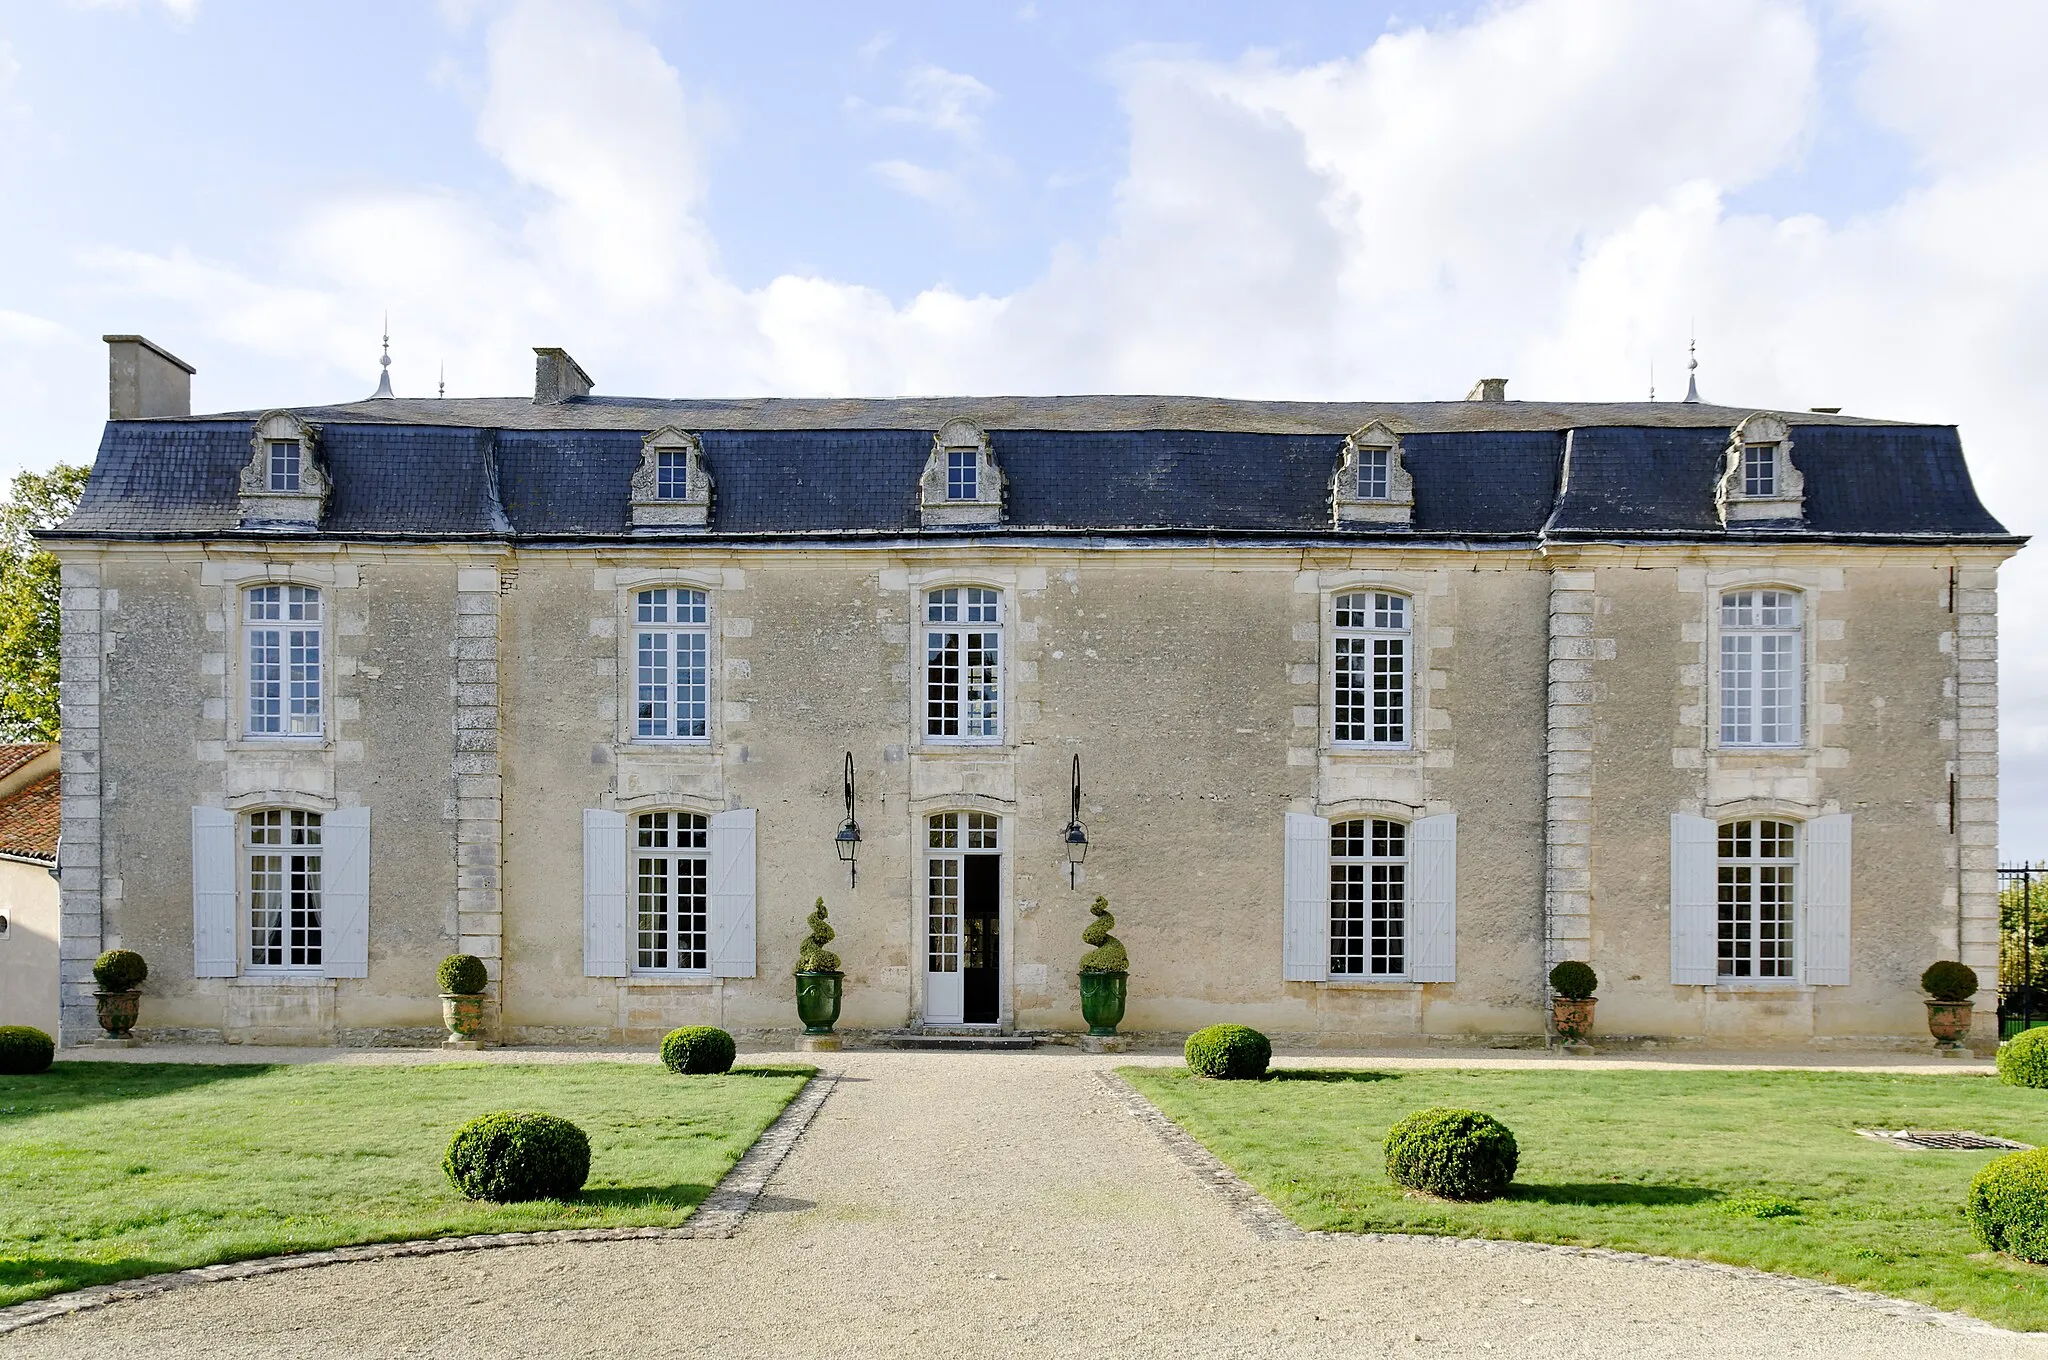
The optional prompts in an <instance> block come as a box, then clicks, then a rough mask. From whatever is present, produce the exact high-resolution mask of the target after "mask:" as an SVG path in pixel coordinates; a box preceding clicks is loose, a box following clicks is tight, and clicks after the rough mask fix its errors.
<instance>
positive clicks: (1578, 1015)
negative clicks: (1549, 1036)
mask: <svg viewBox="0 0 2048 1360" xmlns="http://www.w3.org/2000/svg"><path fill="white" fill-rule="evenodd" d="M1597 1004H1598V998H1596V997H1590V996H1589V997H1587V998H1586V999H1585V1000H1583V1001H1574V1000H1572V999H1571V998H1570V997H1568V996H1554V997H1552V998H1550V1023H1551V1024H1553V1025H1555V1026H1556V1027H1557V1037H1558V1038H1560V1039H1562V1040H1564V1041H1565V1042H1566V1043H1568V1044H1582V1043H1584V1042H1585V1041H1586V1036H1587V1035H1588V1034H1591V1033H1592V1032H1593V1007H1594V1006H1595V1005H1597Z"/></svg>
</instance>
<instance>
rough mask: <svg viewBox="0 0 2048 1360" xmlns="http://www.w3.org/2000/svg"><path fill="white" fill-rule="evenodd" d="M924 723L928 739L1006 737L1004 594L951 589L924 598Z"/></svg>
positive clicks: (979, 589)
mask: <svg viewBox="0 0 2048 1360" xmlns="http://www.w3.org/2000/svg"><path fill="white" fill-rule="evenodd" d="M924 618H925V635H924V638H925V665H924V686H925V705H924V712H925V719H924V734H925V736H926V737H927V738H929V739H935V740H939V741H961V742H996V741H1001V740H1002V736H1003V593H1002V592H1001V591H999V590H995V589H991V588H990V587H987V586H947V587H946V588H944V589H943V590H933V591H929V592H927V593H926V595H925V611H924Z"/></svg>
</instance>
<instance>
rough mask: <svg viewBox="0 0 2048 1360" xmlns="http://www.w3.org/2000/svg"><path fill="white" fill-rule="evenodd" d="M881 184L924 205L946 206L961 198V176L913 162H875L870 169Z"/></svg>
mask: <svg viewBox="0 0 2048 1360" xmlns="http://www.w3.org/2000/svg"><path fill="white" fill-rule="evenodd" d="M872 168H873V170H874V172H875V174H876V175H877V176H879V177H880V178H881V180H882V182H883V183H885V184H887V185H889V186H890V187H891V188H893V189H897V190H900V191H902V192H903V193H906V194H908V195H910V196H911V197H912V198H921V199H923V200H924V201H925V202H927V203H931V204H935V205H938V206H941V207H943V206H946V205H947V204H949V203H953V202H957V201H958V200H959V199H960V197H961V195H962V188H961V184H960V177H959V176H958V175H955V174H953V173H952V172H951V171H949V170H933V169H931V168H929V167H928V166H923V165H918V164H916V163H914V162H912V161H877V162H875V164H874V166H873V167H872Z"/></svg>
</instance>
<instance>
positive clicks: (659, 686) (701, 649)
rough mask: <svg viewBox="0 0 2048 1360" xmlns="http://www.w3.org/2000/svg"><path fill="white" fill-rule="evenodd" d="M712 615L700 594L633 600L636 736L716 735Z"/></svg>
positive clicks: (653, 594)
mask: <svg viewBox="0 0 2048 1360" xmlns="http://www.w3.org/2000/svg"><path fill="white" fill-rule="evenodd" d="M710 667H711V615H710V609H709V606H708V605H707V604H706V603H705V598H704V592H703V591H701V590H685V589H680V588H669V589H662V590H642V591H639V592H637V593H636V594H635V595H634V596H633V672H634V673H633V685H634V692H633V704H634V708H633V736H634V738H635V739H636V740H640V741H705V740H708V739H709V738H710V735H711V716H710V715H711V669H710Z"/></svg>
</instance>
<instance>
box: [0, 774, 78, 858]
mask: <svg viewBox="0 0 2048 1360" xmlns="http://www.w3.org/2000/svg"><path fill="white" fill-rule="evenodd" d="M21 749H22V748H21V747H18V746H14V747H0V750H8V751H18V750H21ZM30 749H40V748H30ZM16 768H19V766H17V767H16ZM63 785H64V777H63V776H62V775H61V774H51V775H46V776H44V777H43V778H41V779H38V780H37V781H36V782H35V783H33V784H30V785H29V786H28V787H27V788H25V789H21V790H18V791H16V792H15V793H13V794H10V795H9V796H8V797H7V798H5V799H0V855H21V856H24V857H26V858H28V859H39V860H43V861H45V862H46V863H50V864H55V863H56V862H57V823H58V817H59V814H60V812H61V811H62V808H63V799H62V798H61V797H60V796H59V795H60V793H61V791H62V789H63Z"/></svg>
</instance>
